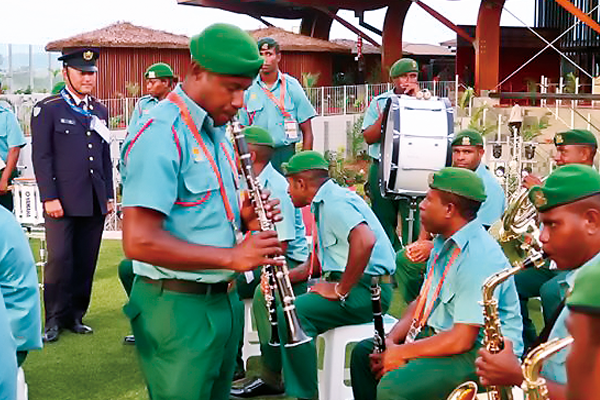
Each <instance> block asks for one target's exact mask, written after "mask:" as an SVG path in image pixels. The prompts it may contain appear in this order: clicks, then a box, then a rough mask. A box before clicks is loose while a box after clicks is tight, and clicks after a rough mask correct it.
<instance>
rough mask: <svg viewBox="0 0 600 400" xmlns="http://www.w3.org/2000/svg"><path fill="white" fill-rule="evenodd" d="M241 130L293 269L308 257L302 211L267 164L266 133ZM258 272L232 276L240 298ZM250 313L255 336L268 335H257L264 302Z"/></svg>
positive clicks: (239, 368)
mask: <svg viewBox="0 0 600 400" xmlns="http://www.w3.org/2000/svg"><path fill="white" fill-rule="evenodd" d="M243 132H244V135H245V137H246V141H247V142H248V150H249V151H250V156H251V158H252V167H253V169H254V173H255V175H256V176H257V177H258V180H259V181H260V184H261V187H262V188H263V189H267V190H269V192H270V193H271V198H274V199H277V200H279V209H280V210H281V216H282V217H283V219H282V220H281V221H279V222H277V223H275V228H276V230H277V237H278V239H279V241H280V242H281V248H282V249H283V252H284V254H285V256H286V263H287V266H288V268H290V269H293V268H295V267H297V266H298V265H300V264H302V263H303V262H305V261H306V260H307V259H308V243H307V241H306V229H305V227H304V221H303V219H302V211H301V210H300V209H299V208H295V207H294V204H293V203H292V199H291V198H290V195H289V194H288V186H289V185H288V183H287V181H286V179H285V178H284V176H283V175H281V174H280V173H279V172H278V171H277V170H276V169H275V168H274V167H273V165H272V164H271V157H272V156H273V152H274V151H275V147H274V146H275V144H274V143H275V142H273V138H272V137H271V135H270V134H269V132H267V131H266V130H264V129H263V128H261V127H258V126H249V127H246V128H244V131H243ZM260 275H261V269H260V268H259V269H255V270H254V271H248V272H246V273H244V274H240V275H239V276H238V278H237V279H236V289H237V292H238V294H239V295H240V299H251V298H252V297H253V296H254V292H255V289H256V287H257V286H258V283H259V282H260ZM294 293H295V294H296V295H299V294H302V293H306V282H299V283H298V284H297V285H294ZM252 312H253V313H254V314H255V315H256V314H260V317H255V320H256V321H257V322H259V321H260V322H261V324H259V325H258V326H257V330H258V332H259V338H268V334H266V333H265V334H262V335H261V334H260V333H261V331H264V332H268V330H269V327H270V324H269V323H268V322H269V321H268V316H267V314H266V312H267V309H266V308H265V306H264V303H263V304H261V305H260V306H255V307H253V308H252ZM262 322H264V323H262ZM243 340H244V338H243V337H242V340H241V341H240V346H239V349H238V356H237V363H236V371H235V374H234V380H237V379H240V378H243V376H244V374H245V373H244V363H243V359H242V346H243V344H244V341H243ZM262 346H268V343H266V342H265V343H261V347H262Z"/></svg>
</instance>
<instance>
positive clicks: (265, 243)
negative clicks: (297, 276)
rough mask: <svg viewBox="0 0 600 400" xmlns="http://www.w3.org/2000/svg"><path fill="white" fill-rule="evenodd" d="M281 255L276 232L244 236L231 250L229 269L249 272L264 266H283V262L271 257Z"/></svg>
mask: <svg viewBox="0 0 600 400" xmlns="http://www.w3.org/2000/svg"><path fill="white" fill-rule="evenodd" d="M281 254H282V249H281V245H280V243H279V239H278V238H277V232H275V231H264V232H258V233H255V234H251V235H250V234H249V235H246V237H245V238H244V240H243V241H242V242H241V243H239V244H238V245H237V246H236V247H234V248H233V257H232V261H231V268H230V269H232V270H234V271H237V272H244V271H251V270H253V269H255V268H257V267H260V266H262V265H265V264H271V265H283V260H274V259H272V258H271V257H274V256H278V255H281Z"/></svg>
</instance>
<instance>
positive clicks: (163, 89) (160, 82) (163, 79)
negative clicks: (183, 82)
mask: <svg viewBox="0 0 600 400" xmlns="http://www.w3.org/2000/svg"><path fill="white" fill-rule="evenodd" d="M144 78H146V91H147V92H148V94H147V95H145V96H142V97H141V98H140V99H139V100H138V102H137V104H136V105H135V109H134V110H133V114H132V115H131V119H130V120H129V125H133V126H134V127H135V126H136V125H137V123H138V121H139V120H140V118H141V117H142V116H143V115H144V114H147V113H148V111H149V110H150V109H151V108H153V107H154V106H155V105H157V104H158V102H159V101H161V100H163V99H164V98H165V97H167V94H168V93H169V92H170V91H171V90H172V89H173V84H174V83H177V80H176V78H175V75H174V74H173V69H172V68H171V66H170V65H169V64H166V63H163V62H159V63H156V64H152V65H151V66H149V67H148V69H147V70H146V72H145V73H144Z"/></svg>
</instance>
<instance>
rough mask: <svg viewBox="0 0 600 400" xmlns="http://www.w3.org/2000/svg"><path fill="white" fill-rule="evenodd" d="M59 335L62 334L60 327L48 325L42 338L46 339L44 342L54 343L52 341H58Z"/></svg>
mask: <svg viewBox="0 0 600 400" xmlns="http://www.w3.org/2000/svg"><path fill="white" fill-rule="evenodd" d="M59 336H60V328H59V327H58V326H56V325H53V326H49V327H46V330H45V331H44V336H43V337H42V339H43V340H44V343H52V342H56V341H57V340H58V337H59Z"/></svg>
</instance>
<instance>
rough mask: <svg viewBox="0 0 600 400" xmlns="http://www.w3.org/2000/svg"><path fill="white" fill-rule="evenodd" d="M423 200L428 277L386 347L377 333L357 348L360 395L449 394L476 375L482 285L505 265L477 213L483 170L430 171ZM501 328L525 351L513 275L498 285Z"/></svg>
mask: <svg viewBox="0 0 600 400" xmlns="http://www.w3.org/2000/svg"><path fill="white" fill-rule="evenodd" d="M429 188H430V189H429V191H428V192H427V196H426V197H425V199H424V200H423V202H422V203H421V205H420V208H421V223H422V224H423V227H424V228H425V229H427V231H428V232H431V233H432V234H434V235H435V237H434V239H433V249H432V252H431V255H430V257H429V260H428V262H427V272H426V274H427V279H426V282H425V283H424V285H423V289H422V290H421V293H420V294H419V297H418V298H417V299H416V300H415V301H414V302H412V303H411V304H410V305H409V306H408V308H407V309H406V311H405V314H404V315H403V317H402V318H401V319H400V321H398V323H396V325H395V326H394V328H393V329H392V331H391V332H390V333H389V335H388V337H387V338H386V347H387V349H386V351H385V352H384V353H383V354H382V355H381V354H371V352H372V349H373V341H372V340H371V339H369V340H365V341H362V342H360V343H359V344H358V345H357V346H356V347H355V348H354V351H353V352H352V362H351V376H352V390H353V392H354V398H355V399H356V400H373V399H375V398H376V399H378V400H387V399H402V400H415V399H427V400H432V399H445V398H446V396H448V395H449V394H450V392H452V390H453V389H454V388H455V387H456V386H458V385H459V384H461V383H462V382H464V381H466V380H472V379H474V378H476V377H477V376H476V374H475V364H474V362H475V357H476V354H477V350H478V349H479V348H480V347H481V344H482V336H483V332H482V329H481V327H482V326H483V324H484V319H483V313H482V308H481V305H480V304H479V302H480V301H481V300H482V291H481V287H482V285H483V283H484V281H485V280H486V279H487V278H488V277H489V276H491V275H493V274H495V273H497V272H499V271H501V270H504V269H505V268H507V267H508V266H509V265H508V260H507V259H506V257H505V256H504V253H503V252H502V249H501V248H500V245H499V244H498V243H497V242H496V241H495V240H494V239H493V238H492V237H491V236H490V235H489V233H487V232H486V231H485V229H484V228H483V227H482V225H481V222H480V221H479V219H478V218H477V212H478V211H479V208H480V207H481V204H482V203H483V202H484V201H485V200H486V194H485V190H484V184H483V181H482V180H481V178H479V177H478V176H477V174H475V173H474V172H472V171H470V170H468V169H466V168H453V167H449V168H444V169H442V170H441V171H438V172H436V173H435V174H433V176H432V180H431V182H430V184H429ZM496 294H497V298H498V312H499V317H500V321H501V330H502V333H503V334H504V335H505V336H507V337H509V338H510V339H511V340H513V341H515V343H516V345H515V347H514V351H515V354H516V355H517V356H518V355H520V354H521V352H522V346H521V316H520V315H519V306H518V303H517V291H516V289H515V286H514V281H513V280H512V278H510V279H508V280H507V281H506V282H504V283H503V284H501V285H500V286H498V288H497V289H496Z"/></svg>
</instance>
